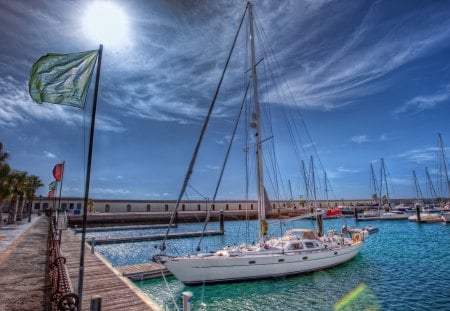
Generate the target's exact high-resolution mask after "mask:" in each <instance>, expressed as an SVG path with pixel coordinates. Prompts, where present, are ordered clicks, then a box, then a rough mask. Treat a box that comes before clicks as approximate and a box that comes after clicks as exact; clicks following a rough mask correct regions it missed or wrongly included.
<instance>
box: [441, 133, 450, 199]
mask: <svg viewBox="0 0 450 311" xmlns="http://www.w3.org/2000/svg"><path fill="white" fill-rule="evenodd" d="M438 138H439V147H440V149H441V152H440V153H441V156H442V164H443V166H444V174H445V182H446V183H447V197H448V198H449V199H450V180H449V179H448V171H447V159H446V157H445V151H444V144H443V143H442V134H441V133H438Z"/></svg>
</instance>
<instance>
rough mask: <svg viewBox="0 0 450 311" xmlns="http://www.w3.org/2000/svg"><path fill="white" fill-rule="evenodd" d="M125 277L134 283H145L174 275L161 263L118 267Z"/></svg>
mask: <svg viewBox="0 0 450 311" xmlns="http://www.w3.org/2000/svg"><path fill="white" fill-rule="evenodd" d="M116 269H117V270H118V271H119V272H120V273H122V275H123V276H125V277H127V278H129V279H130V280H132V281H143V280H148V279H154V278H159V277H162V274H164V276H168V275H172V273H170V272H169V270H167V269H166V268H164V266H163V265H161V264H159V263H144V264H139V265H130V266H122V267H116Z"/></svg>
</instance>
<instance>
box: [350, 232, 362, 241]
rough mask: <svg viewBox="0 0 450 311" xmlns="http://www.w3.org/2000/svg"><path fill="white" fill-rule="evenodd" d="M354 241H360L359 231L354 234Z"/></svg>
mask: <svg viewBox="0 0 450 311" xmlns="http://www.w3.org/2000/svg"><path fill="white" fill-rule="evenodd" d="M352 240H353V243H357V242H359V240H360V236H359V233H356V234H355V235H354V236H353V239H352Z"/></svg>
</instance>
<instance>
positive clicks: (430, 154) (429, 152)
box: [397, 147, 437, 164]
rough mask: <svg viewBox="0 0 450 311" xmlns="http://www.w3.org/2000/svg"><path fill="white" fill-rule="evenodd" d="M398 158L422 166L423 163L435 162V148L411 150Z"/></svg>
mask: <svg viewBox="0 0 450 311" xmlns="http://www.w3.org/2000/svg"><path fill="white" fill-rule="evenodd" d="M397 157H399V158H404V159H405V160H408V161H410V162H415V163H418V164H422V163H425V162H430V161H436V159H437V148H436V147H429V148H423V149H413V150H409V151H406V152H404V153H401V154H399V155H397Z"/></svg>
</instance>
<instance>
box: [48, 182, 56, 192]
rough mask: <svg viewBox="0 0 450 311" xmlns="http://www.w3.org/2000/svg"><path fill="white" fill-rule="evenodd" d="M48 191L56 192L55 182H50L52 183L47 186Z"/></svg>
mask: <svg viewBox="0 0 450 311" xmlns="http://www.w3.org/2000/svg"><path fill="white" fill-rule="evenodd" d="M48 190H50V191H55V190H56V180H54V181H52V182H51V183H50V184H49V185H48Z"/></svg>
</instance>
